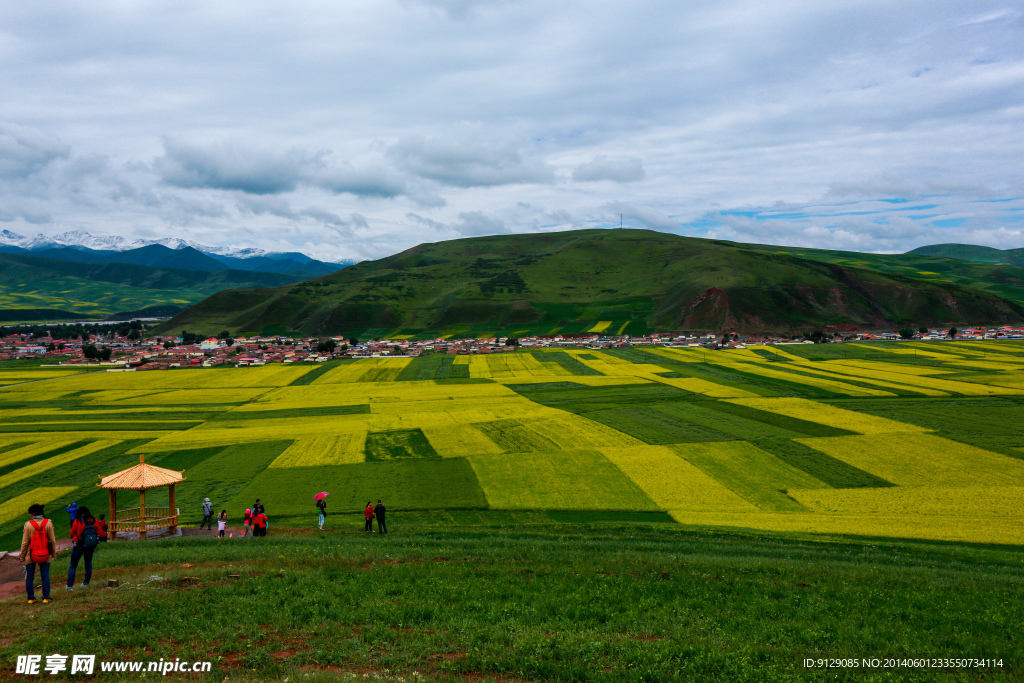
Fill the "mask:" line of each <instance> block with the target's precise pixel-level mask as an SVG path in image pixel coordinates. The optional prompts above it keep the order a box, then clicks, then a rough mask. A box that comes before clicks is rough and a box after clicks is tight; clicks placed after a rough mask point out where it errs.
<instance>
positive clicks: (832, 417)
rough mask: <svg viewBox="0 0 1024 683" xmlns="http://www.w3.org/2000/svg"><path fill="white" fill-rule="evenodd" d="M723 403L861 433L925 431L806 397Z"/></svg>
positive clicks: (746, 399)
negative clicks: (735, 404) (736, 404)
mask: <svg viewBox="0 0 1024 683" xmlns="http://www.w3.org/2000/svg"><path fill="white" fill-rule="evenodd" d="M726 400H727V401H728V402H729V403H738V404H740V405H744V406H749V407H751V408H756V409H757V410H765V411H768V412H770V413H778V414H779V415H786V416H788V417H795V418H797V419H800V420H807V421H809V422H817V423H818V424H823V425H828V426H829V427H837V428H839V429H847V430H849V431H852V432H860V433H861V434H900V433H914V432H924V431H927V430H926V429H925V428H924V427H918V426H917V425H912V424H907V423H906V422H897V421H895V420H888V419H886V418H884V417H875V416H874V415H866V414H864V413H858V412H854V411H852V410H843V409H842V408H836V407H834V406H830V405H828V404H826V403H818V402H817V401H811V400H808V399H805V398H790V397H786V398H735V399H726Z"/></svg>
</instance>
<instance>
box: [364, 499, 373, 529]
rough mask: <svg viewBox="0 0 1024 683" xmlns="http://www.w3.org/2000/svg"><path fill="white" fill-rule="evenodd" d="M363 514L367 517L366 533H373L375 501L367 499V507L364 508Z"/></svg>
mask: <svg viewBox="0 0 1024 683" xmlns="http://www.w3.org/2000/svg"><path fill="white" fill-rule="evenodd" d="M363 516H364V517H366V528H365V529H364V531H365V532H366V533H368V534H369V533H373V503H371V502H370V501H366V509H365V510H363Z"/></svg>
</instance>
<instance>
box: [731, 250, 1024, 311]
mask: <svg viewBox="0 0 1024 683" xmlns="http://www.w3.org/2000/svg"><path fill="white" fill-rule="evenodd" d="M744 247H746V248H748V249H757V250H759V251H767V252H771V253H775V254H787V255H790V256H798V257H800V258H806V259H811V260H814V261H821V262H823V263H833V264H836V265H839V266H844V267H853V268H868V269H870V270H875V271H878V272H880V273H891V274H894V275H902V276H904V277H909V278H913V279H915V280H923V281H925V282H936V283H948V284H954V285H960V286H963V287H971V288H972V289H980V290H982V291H986V292H989V293H991V294H995V295H996V296H1000V297H1002V298H1004V299H1009V300H1010V301H1014V302H1016V303H1018V304H1021V305H1024V268H1018V267H1012V266H1009V265H1005V264H992V263H981V262H978V261H967V260H958V259H956V258H949V257H946V256H933V255H927V254H917V253H913V252H908V253H906V254H864V253H860V252H856V251H833V250H829V249H805V248H802V247H778V246H774V245H763V244H748V245H744ZM979 249H987V247H979Z"/></svg>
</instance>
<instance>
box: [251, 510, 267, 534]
mask: <svg viewBox="0 0 1024 683" xmlns="http://www.w3.org/2000/svg"><path fill="white" fill-rule="evenodd" d="M252 535H253V536H266V535H267V515H266V513H265V512H258V513H256V516H255V517H253V518H252Z"/></svg>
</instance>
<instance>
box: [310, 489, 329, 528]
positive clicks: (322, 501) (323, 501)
mask: <svg viewBox="0 0 1024 683" xmlns="http://www.w3.org/2000/svg"><path fill="white" fill-rule="evenodd" d="M329 495H331V494H329V493H327V491H321V492H320V493H318V494H316V495H315V496H313V500H315V501H316V509H317V510H319V512H320V531H323V530H324V519H326V517H327V496H329Z"/></svg>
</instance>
